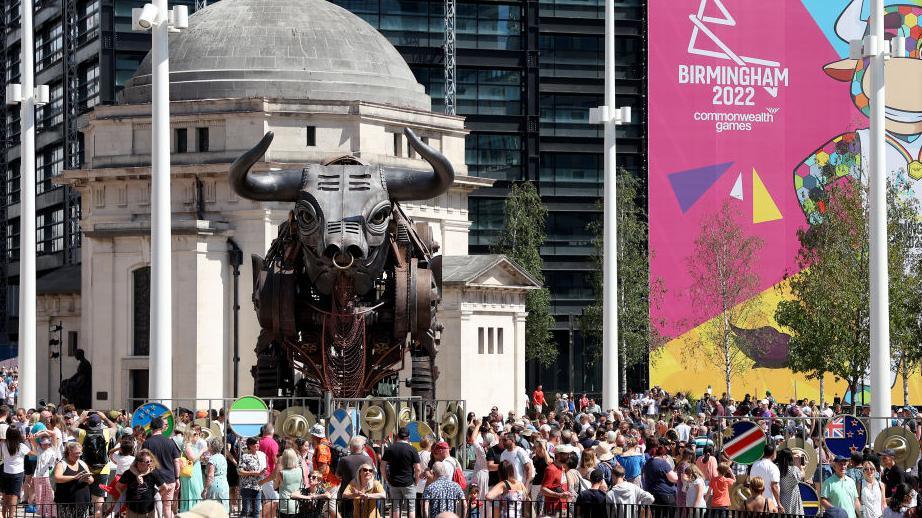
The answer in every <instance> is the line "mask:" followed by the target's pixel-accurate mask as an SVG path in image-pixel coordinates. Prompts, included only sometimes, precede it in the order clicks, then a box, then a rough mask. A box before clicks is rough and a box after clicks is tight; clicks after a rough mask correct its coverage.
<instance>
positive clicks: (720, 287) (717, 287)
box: [687, 201, 762, 397]
mask: <svg viewBox="0 0 922 518" xmlns="http://www.w3.org/2000/svg"><path fill="white" fill-rule="evenodd" d="M700 226H701V231H700V233H699V234H698V237H697V238H696V239H695V247H694V250H693V251H692V255H691V256H689V257H688V258H687V263H688V273H689V276H690V277H691V281H692V283H691V290H690V295H691V300H692V302H693V303H694V304H695V305H696V307H697V308H698V310H699V311H701V312H702V314H703V315H717V317H716V318H712V319H710V320H709V321H708V322H709V323H708V324H706V325H705V326H704V329H703V331H702V333H701V335H700V340H701V341H702V342H703V343H702V344H701V345H702V346H701V347H697V348H695V349H696V350H697V351H700V352H701V353H702V355H703V356H704V358H705V359H706V361H708V362H709V363H711V364H713V365H715V366H716V367H718V368H720V369H721V370H722V371H723V373H724V382H725V384H726V390H727V396H731V394H732V392H731V388H732V383H731V382H732V379H733V376H734V375H738V374H741V373H743V372H745V371H746V370H747V369H749V368H750V367H751V366H752V360H751V359H750V358H749V356H747V354H746V353H745V352H744V349H745V347H743V345H744V344H742V343H741V340H742V337H739V336H737V335H736V333H735V332H734V331H733V328H734V327H740V323H741V322H742V321H743V320H744V319H745V316H746V313H747V311H748V310H749V305H750V301H751V299H752V298H753V297H754V296H755V295H756V294H757V293H758V286H759V277H758V274H757V273H756V272H755V271H754V269H753V265H754V263H755V260H756V258H757V256H758V254H759V251H760V250H761V249H762V239H761V238H759V237H758V236H753V235H747V234H746V233H745V232H744V231H743V228H742V227H741V226H740V225H739V224H738V223H737V222H736V219H735V216H734V211H733V208H732V207H731V205H730V202H729V201H725V202H724V203H723V205H722V206H721V207H720V209H718V210H717V211H716V212H715V213H713V214H711V215H709V216H707V217H705V218H704V220H703V221H702V222H701V225H700ZM714 344H717V347H714ZM745 345H748V346H749V347H753V346H754V344H745ZM731 397H732V396H731Z"/></svg>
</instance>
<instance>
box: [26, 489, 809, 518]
mask: <svg viewBox="0 0 922 518" xmlns="http://www.w3.org/2000/svg"><path fill="white" fill-rule="evenodd" d="M247 493H248V492H246V490H244V491H243V494H244V496H242V497H241V498H234V499H231V498H228V499H195V500H184V499H180V500H164V501H161V500H160V499H159V497H158V498H156V499H150V500H146V501H127V502H126V501H106V502H94V503H90V502H86V503H53V504H20V505H19V509H18V512H17V513H16V517H17V518H20V517H24V518H40V517H41V518H52V517H54V518H93V517H95V518H111V517H118V516H126V515H127V516H149V517H151V518H178V517H177V515H178V514H179V513H182V512H185V511H188V510H190V509H192V508H193V507H195V506H196V505H198V504H201V503H202V502H205V501H210V504H208V505H210V506H211V508H210V509H206V510H205V512H206V513H208V514H207V516H214V517H218V516H231V517H240V518H294V517H297V518H409V517H411V516H415V517H418V518H436V517H439V516H440V515H441V517H440V518H447V517H450V516H451V514H448V515H446V514H443V513H452V514H454V515H457V516H458V517H460V518H754V517H757V516H763V515H766V514H771V515H772V517H773V518H774V517H778V518H800V517H801V516H802V515H791V514H779V513H763V512H758V511H747V510H736V509H724V508H691V507H674V506H662V505H652V504H651V505H646V504H616V503H611V502H606V503H582V502H575V501H572V500H571V501H553V502H552V501H543V500H541V501H529V500H521V499H519V498H518V496H517V494H515V493H507V494H506V495H501V496H500V497H498V498H497V499H493V500H485V499H477V498H471V497H466V498H464V499H443V498H438V499H437V498H418V499H412V500H410V499H389V498H388V499H348V498H336V495H335V493H329V494H327V493H321V494H313V495H311V494H309V493H308V492H301V491H298V492H296V493H295V495H294V496H292V497H291V498H274V499H266V498H264V497H263V495H262V493H261V492H259V491H257V490H252V492H251V493H249V494H247ZM222 508H223V512H222ZM196 511H198V512H201V507H200V508H199V509H196ZM209 511H210V512H209ZM225 513H226V514H225Z"/></svg>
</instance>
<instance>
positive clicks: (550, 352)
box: [493, 182, 557, 366]
mask: <svg viewBox="0 0 922 518" xmlns="http://www.w3.org/2000/svg"><path fill="white" fill-rule="evenodd" d="M504 213H505V217H504V223H503V231H502V233H501V234H500V236H499V239H498V240H497V242H496V243H495V244H494V245H493V251H494V252H495V253H498V254H506V256H508V257H509V258H510V259H512V260H513V261H515V262H516V263H518V265H519V266H521V267H522V268H524V269H525V270H526V271H527V272H528V273H529V274H530V275H531V276H532V277H534V278H535V279H537V280H538V281H539V282H540V283H542V284H543V283H544V273H543V270H544V260H543V259H542V258H541V245H542V244H544V239H545V236H546V230H545V228H546V223H547V208H546V207H545V206H544V204H543V203H542V202H541V197H540V196H539V195H538V190H537V189H535V186H534V184H532V183H531V182H522V183H518V184H515V185H513V186H512V189H511V190H510V192H509V196H508V198H506V203H505V207H504ZM525 310H526V311H528V319H527V320H526V322H525V356H526V358H527V359H535V360H537V361H538V362H539V363H541V364H542V365H545V366H548V365H551V364H552V363H554V361H555V360H556V359H557V344H556V343H555V342H554V340H553V339H552V336H551V327H552V326H553V325H554V317H553V315H551V294H550V291H548V289H547V288H544V287H542V288H541V289H538V290H532V291H530V292H529V293H528V295H527V296H526V299H525Z"/></svg>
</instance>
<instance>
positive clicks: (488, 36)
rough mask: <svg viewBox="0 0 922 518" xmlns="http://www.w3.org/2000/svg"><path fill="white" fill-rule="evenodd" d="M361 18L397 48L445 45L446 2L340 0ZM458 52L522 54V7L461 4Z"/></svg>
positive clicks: (338, 1) (457, 17)
mask: <svg viewBox="0 0 922 518" xmlns="http://www.w3.org/2000/svg"><path fill="white" fill-rule="evenodd" d="M334 3H335V4H337V5H339V6H342V7H345V8H346V9H348V10H350V11H352V12H353V13H355V14H357V15H359V16H360V17H361V18H363V19H364V20H365V21H367V22H368V23H369V24H371V25H372V26H373V27H375V28H377V29H378V30H380V31H381V33H382V34H384V35H385V36H386V37H387V38H388V39H389V40H390V41H391V43H393V44H394V45H397V46H403V47H435V48H440V47H441V46H442V45H443V44H444V43H445V21H444V12H445V11H444V6H443V3H442V2H428V1H419V0H336V1H335V2H334ZM455 39H456V45H457V47H458V48H469V49H489V50H520V49H521V48H522V6H521V5H519V4H500V3H493V2H484V3H459V4H458V5H457V7H456V10H455Z"/></svg>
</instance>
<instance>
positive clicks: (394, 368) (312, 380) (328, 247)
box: [230, 129, 454, 398]
mask: <svg viewBox="0 0 922 518" xmlns="http://www.w3.org/2000/svg"><path fill="white" fill-rule="evenodd" d="M404 133H405V134H406V137H407V140H408V142H409V144H410V146H411V147H412V148H413V149H414V150H415V151H416V152H417V153H418V154H419V155H420V156H421V157H422V158H424V159H425V160H426V161H427V162H429V164H430V165H431V166H432V168H433V171H431V172H430V171H417V170H410V169H403V168H396V167H383V166H379V165H365V164H363V163H361V162H360V161H359V160H357V159H356V158H354V157H350V156H347V157H343V158H339V159H336V160H333V161H331V162H328V163H326V164H308V165H306V166H304V167H303V168H298V169H286V170H282V171H269V172H251V171H250V168H251V167H252V166H253V164H255V163H256V161H257V160H259V158H260V157H262V155H263V154H264V153H265V151H266V149H267V148H268V147H269V144H270V143H271V142H272V133H268V134H267V135H266V136H265V137H263V139H262V140H261V141H260V142H259V144H257V145H256V147H254V148H253V149H251V150H250V151H247V152H246V153H244V154H243V155H242V156H241V157H240V158H238V159H237V160H236V161H235V162H234V163H233V164H232V165H231V168H230V182H231V185H232V186H233V189H234V191H236V192H237V194H239V195H240V196H242V197H244V198H248V199H251V200H257V201H285V202H291V203H293V204H294V207H293V209H292V210H291V212H290V213H289V217H288V221H287V222H285V223H283V224H282V225H281V227H280V229H279V235H278V237H277V238H276V239H275V240H274V241H273V242H272V245H271V246H270V247H269V251H268V252H267V254H266V257H265V259H263V258H260V257H258V256H253V271H254V275H255V277H256V278H255V279H254V292H253V301H254V303H255V305H256V311H257V315H258V318H259V323H260V326H261V327H262V330H261V333H260V336H259V339H258V341H257V344H256V353H257V363H256V366H255V367H254V368H253V376H254V378H255V393H256V395H258V396H278V395H319V394H321V393H324V392H331V393H332V394H333V396H334V397H363V396H366V395H368V394H369V393H370V392H371V391H372V389H373V388H374V387H375V386H376V384H377V383H378V382H380V381H381V380H383V379H385V378H387V377H390V376H393V375H395V374H396V373H397V372H398V371H399V370H401V369H402V368H403V366H404V361H405V358H406V353H407V352H409V353H410V355H411V358H412V366H413V370H412V380H411V386H412V388H413V392H414V395H419V396H422V397H426V398H433V397H434V396H435V394H434V387H435V380H436V378H437V375H438V373H437V372H436V369H435V366H434V363H433V361H434V358H435V355H436V352H437V349H438V342H439V338H438V337H439V332H440V331H441V328H442V326H441V324H440V323H439V322H438V321H437V319H436V307H437V304H438V301H439V289H440V284H441V257H440V256H436V255H434V254H435V252H437V250H438V245H437V244H436V243H435V241H434V240H433V239H432V235H431V232H430V229H429V226H428V225H426V224H419V225H415V224H414V223H413V221H412V220H411V219H410V218H409V217H407V216H406V215H405V214H404V213H403V211H402V210H401V209H400V206H399V205H398V202H401V201H411V200H427V199H431V198H435V197H437V196H439V195H440V194H442V193H444V192H445V191H447V190H448V188H449V187H450V186H451V184H452V182H453V181H454V169H453V168H452V165H451V163H450V162H449V161H448V159H447V158H445V156H444V155H442V154H441V153H440V152H439V151H437V150H435V149H433V148H432V147H430V146H428V145H427V144H424V143H423V142H421V141H420V140H419V139H418V138H417V137H416V135H415V134H414V133H413V132H412V131H411V130H409V129H406V130H405V131H404Z"/></svg>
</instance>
